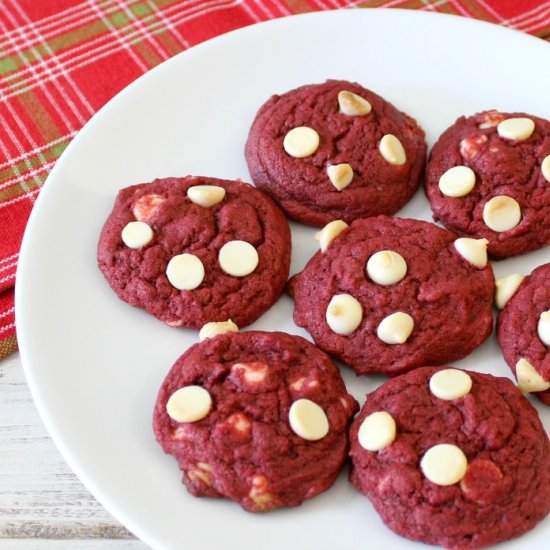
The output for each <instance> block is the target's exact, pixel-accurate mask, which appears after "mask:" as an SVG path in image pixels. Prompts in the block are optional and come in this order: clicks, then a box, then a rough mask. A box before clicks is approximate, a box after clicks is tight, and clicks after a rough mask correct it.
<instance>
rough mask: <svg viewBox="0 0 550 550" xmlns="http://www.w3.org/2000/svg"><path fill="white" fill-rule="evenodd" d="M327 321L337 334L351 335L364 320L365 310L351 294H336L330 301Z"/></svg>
mask: <svg viewBox="0 0 550 550" xmlns="http://www.w3.org/2000/svg"><path fill="white" fill-rule="evenodd" d="M326 319H327V323H328V326H329V327H330V329H331V330H332V332H335V333H336V334H342V335H348V334H351V333H352V332H353V331H354V330H355V329H356V328H357V327H358V326H359V325H360V324H361V321H362V320H363V308H362V307H361V304H360V303H359V301H358V300H357V299H356V298H354V297H353V296H352V295H351V294H336V295H335V296H333V297H332V299H331V300H330V302H329V304H328V307H327V311H326Z"/></svg>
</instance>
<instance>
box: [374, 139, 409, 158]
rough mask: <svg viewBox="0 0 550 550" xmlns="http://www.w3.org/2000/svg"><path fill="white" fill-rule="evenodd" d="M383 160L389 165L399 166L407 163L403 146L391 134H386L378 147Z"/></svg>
mask: <svg viewBox="0 0 550 550" xmlns="http://www.w3.org/2000/svg"><path fill="white" fill-rule="evenodd" d="M378 149H379V150H380V154H381V155H382V156H383V157H384V160H386V161H387V162H389V163H390V164H396V165H401V164H405V162H407V154H406V153H405V148H404V147H403V144H402V143H401V142H400V141H399V139H398V138H396V137H395V136H394V135H393V134H386V135H385V136H384V137H383V138H382V139H381V140H380V145H379V146H378Z"/></svg>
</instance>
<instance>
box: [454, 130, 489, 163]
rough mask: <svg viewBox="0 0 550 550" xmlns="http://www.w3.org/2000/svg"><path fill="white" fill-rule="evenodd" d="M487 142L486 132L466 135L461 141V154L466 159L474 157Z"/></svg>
mask: <svg viewBox="0 0 550 550" xmlns="http://www.w3.org/2000/svg"><path fill="white" fill-rule="evenodd" d="M486 142H487V136H486V135H485V134H477V135H474V136H470V137H466V138H464V139H463V140H462V141H461V142H460V154H461V155H462V156H463V157H464V158H465V159H466V160H471V159H473V158H474V157H475V156H476V155H477V154H478V153H479V151H480V150H481V148H482V147H483V145H484V144H485V143H486Z"/></svg>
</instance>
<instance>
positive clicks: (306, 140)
mask: <svg viewBox="0 0 550 550" xmlns="http://www.w3.org/2000/svg"><path fill="white" fill-rule="evenodd" d="M283 147H284V149H285V151H286V152H287V153H288V154H289V155H290V156H291V157H295V158H299V159H302V158H304V157H309V156H310V155H313V153H315V151H317V148H318V147H319V134H318V133H317V132H316V131H315V130H314V129H313V128H309V127H308V126H298V127H297V128H293V129H292V130H290V132H288V134H287V135H286V136H285V139H284V141H283Z"/></svg>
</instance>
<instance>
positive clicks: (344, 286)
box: [290, 216, 495, 375]
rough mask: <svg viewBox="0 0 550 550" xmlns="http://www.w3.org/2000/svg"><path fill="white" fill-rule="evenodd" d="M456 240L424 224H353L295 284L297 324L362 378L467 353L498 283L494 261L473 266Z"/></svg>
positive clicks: (484, 329) (480, 332)
mask: <svg viewBox="0 0 550 550" xmlns="http://www.w3.org/2000/svg"><path fill="white" fill-rule="evenodd" d="M455 240H456V235H455V234H454V233H452V232H450V231H447V230H445V229H442V228H440V227H437V226H435V225H434V224H432V223H428V222H423V221H418V220H409V219H400V218H390V217H387V216H379V217H376V218H367V219H360V220H356V221H355V222H353V223H352V224H351V226H350V227H349V228H348V229H344V230H343V231H342V232H341V233H339V234H338V235H337V236H336V237H335V238H334V240H332V241H331V243H330V244H329V246H328V247H327V249H326V250H325V251H324V252H321V251H320V252H318V253H316V254H315V256H313V258H312V259H311V260H310V261H309V262H308V264H307V265H306V267H305V268H304V270H303V271H302V272H301V273H300V274H298V275H297V276H295V277H294V278H293V279H291V283H290V290H291V292H292V293H293V295H294V301H295V303H294V321H295V322H296V324H297V325H299V326H301V327H304V328H305V329H306V330H307V331H308V332H309V333H310V334H311V335H312V337H313V340H314V341H315V343H316V344H317V345H318V346H319V347H320V348H321V349H323V350H325V351H326V352H328V353H330V354H332V355H334V356H335V357H337V358H338V359H340V360H342V361H343V362H344V363H346V364H347V365H349V366H351V367H352V368H353V369H354V370H355V372H356V373H357V374H367V373H372V372H382V373H385V374H388V375H396V374H400V373H403V372H405V371H408V370H410V369H413V368H415V367H418V366H423V365H427V364H432V365H434V364H442V363H445V362H448V361H453V360H456V359H459V358H462V357H464V356H465V355H467V354H468V353H470V352H471V351H472V350H474V349H475V348H476V347H478V346H479V345H480V344H481V343H482V342H483V341H484V340H485V339H486V338H487V337H488V336H489V335H490V333H491V331H492V326H493V317H492V301H493V294H494V285H495V282H494V276H493V271H492V268H491V266H490V264H489V263H486V265H485V267H477V266H475V265H472V264H471V263H470V262H469V261H467V260H466V259H464V258H463V257H462V256H461V255H460V253H459V252H458V251H457V249H456V247H455V245H454V243H455ZM398 256H400V257H401V260H399V261H398V262H395V261H394V260H393V258H394V257H398ZM378 257H380V260H377V258H378ZM375 260H376V261H375ZM373 263H374V267H375V269H374V271H373V270H372V269H371V267H372V264H373ZM403 265H404V266H405V268H404V269H403ZM376 266H378V267H376ZM396 266H397V269H396ZM392 270H393V271H395V273H396V274H397V277H394V278H390V279H386V278H384V277H380V274H381V275H385V274H387V273H388V272H392ZM378 272H380V273H378ZM377 273H378V274H377Z"/></svg>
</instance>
